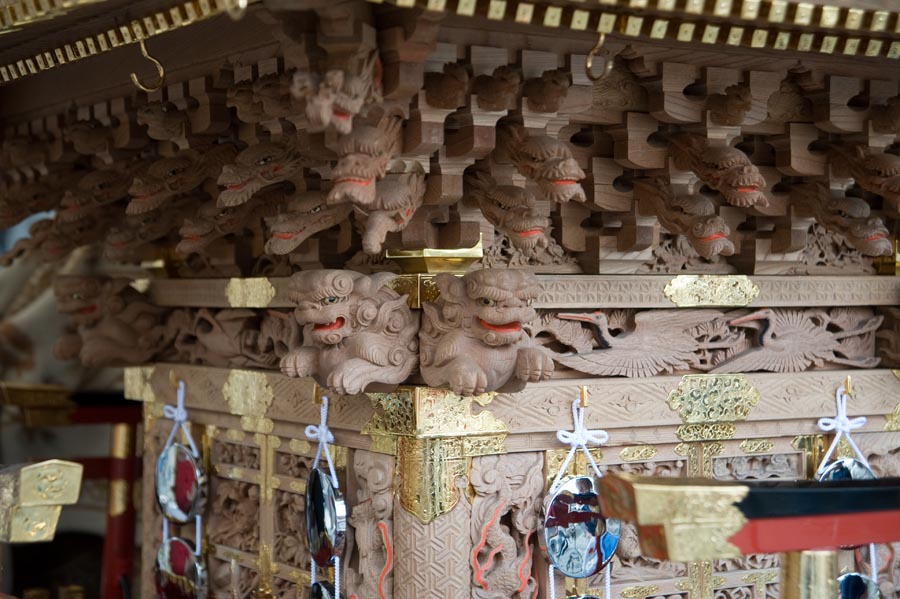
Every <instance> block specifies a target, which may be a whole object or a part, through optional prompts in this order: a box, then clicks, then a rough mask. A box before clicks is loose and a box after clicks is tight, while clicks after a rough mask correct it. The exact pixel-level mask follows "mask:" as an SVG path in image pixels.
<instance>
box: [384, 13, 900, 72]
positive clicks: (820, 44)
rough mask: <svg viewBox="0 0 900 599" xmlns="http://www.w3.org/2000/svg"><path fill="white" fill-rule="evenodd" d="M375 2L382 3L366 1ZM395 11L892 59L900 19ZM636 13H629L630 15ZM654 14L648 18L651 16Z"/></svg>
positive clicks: (897, 53)
mask: <svg viewBox="0 0 900 599" xmlns="http://www.w3.org/2000/svg"><path fill="white" fill-rule="evenodd" d="M370 1H371V2H376V3H380V2H381V1H382V0H370ZM392 3H394V4H396V5H397V6H400V7H408V8H413V7H417V8H424V9H427V10H433V11H439V12H449V13H454V14H457V15H460V16H481V17H486V18H487V19H489V20H492V21H507V22H511V23H518V24H522V25H543V26H545V27H553V28H563V29H571V30H574V31H596V32H599V33H617V34H621V35H624V36H626V37H628V38H645V39H655V40H671V41H678V42H699V43H702V44H709V45H726V46H735V47H738V46H743V47H750V48H758V49H769V50H789V51H794V52H816V53H822V54H833V55H844V56H866V57H871V58H876V57H881V58H900V39H898V36H897V34H898V33H900V14H898V13H897V12H890V11H883V10H882V11H871V10H864V9H859V8H841V7H837V6H814V5H812V4H809V3H805V2H801V3H788V2H786V1H785V0H766V1H763V0H716V1H715V2H713V1H711V0H710V1H707V0H677V1H676V0H599V2H598V3H597V4H594V5H593V6H589V5H587V4H586V3H585V4H581V5H570V6H565V7H563V6H554V5H552V4H546V3H536V2H524V1H518V0H456V1H455V2H454V0H449V1H448V0H393V2H392ZM635 8H639V9H641V14H633V9H635ZM654 10H655V11H657V14H649V13H651V12H652V11H654Z"/></svg>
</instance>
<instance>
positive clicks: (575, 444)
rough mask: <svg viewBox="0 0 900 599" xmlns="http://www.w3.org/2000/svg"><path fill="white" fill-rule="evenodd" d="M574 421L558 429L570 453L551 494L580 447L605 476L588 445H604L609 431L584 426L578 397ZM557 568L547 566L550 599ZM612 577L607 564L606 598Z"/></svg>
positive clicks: (610, 595) (558, 435)
mask: <svg viewBox="0 0 900 599" xmlns="http://www.w3.org/2000/svg"><path fill="white" fill-rule="evenodd" d="M572 422H573V425H574V428H573V429H572V430H571V431H567V430H558V431H556V438H557V439H559V442H560V443H562V444H564V445H568V446H569V453H568V454H567V455H566V459H565V460H563V463H562V465H561V466H560V467H559V472H557V473H556V478H555V479H553V484H552V485H550V493H551V494H552V493H553V491H554V490H555V489H556V487H557V486H558V485H559V482H560V480H561V479H562V477H563V474H565V472H566V469H567V468H568V467H569V463H571V461H572V458H574V457H575V452H576V451H578V450H579V449H581V450H582V451H583V452H584V455H585V456H587V459H588V462H589V463H590V464H591V468H592V469H593V470H594V474H596V475H597V478H603V473H602V472H600V467H599V466H598V465H597V462H595V461H594V456H592V455H591V452H590V450H589V449H588V447H587V446H588V445H589V444H590V445H603V444H604V443H606V442H607V441H609V433H607V432H606V431H605V430H602V429H587V428H585V427H584V408H583V407H581V400H578V399H576V400H575V401H573V402H572ZM555 570H556V569H555V568H554V567H553V564H550V565H549V566H548V567H547V587H548V588H547V594H548V597H549V599H556V584H555V583H556V580H555ZM611 578H612V565H611V564H606V570H605V572H604V574H603V579H604V580H603V582H604V587H605V591H606V594H605V596H604V599H611V597H612V580H611Z"/></svg>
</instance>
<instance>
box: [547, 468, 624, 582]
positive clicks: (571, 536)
mask: <svg viewBox="0 0 900 599" xmlns="http://www.w3.org/2000/svg"><path fill="white" fill-rule="evenodd" d="M621 534H622V523H621V522H620V521H619V520H617V519H615V518H604V517H603V514H602V513H601V512H600V498H599V497H598V496H597V488H596V486H595V484H594V479H593V478H590V477H587V476H579V477H575V478H570V479H569V480H567V481H565V482H564V483H563V484H562V485H560V487H559V489H557V490H556V492H555V493H554V494H553V496H552V497H551V498H550V501H549V503H548V504H547V510H546V517H545V518H544V540H545V542H546V546H547V555H548V557H549V558H550V562H551V563H552V564H553V565H554V566H555V567H556V569H557V570H559V571H560V572H562V573H563V574H564V575H566V576H568V577H569V578H587V577H589V576H593V575H594V574H596V573H598V572H599V571H600V570H602V569H603V568H604V567H606V564H607V563H609V561H610V560H611V559H612V557H613V553H615V551H616V547H617V546H618V544H619V536H620V535H621Z"/></svg>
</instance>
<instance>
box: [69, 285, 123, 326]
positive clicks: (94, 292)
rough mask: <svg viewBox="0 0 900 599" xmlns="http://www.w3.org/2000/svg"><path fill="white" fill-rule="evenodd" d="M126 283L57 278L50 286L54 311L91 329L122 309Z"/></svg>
mask: <svg viewBox="0 0 900 599" xmlns="http://www.w3.org/2000/svg"><path fill="white" fill-rule="evenodd" d="M129 284H130V282H129V281H128V279H120V278H116V279H112V278H109V277H92V276H79V275H60V276H57V277H56V280H55V282H54V284H53V293H54V295H55V296H56V307H57V309H58V310H59V312H60V313H61V314H65V315H67V316H69V317H71V318H72V320H73V321H74V322H75V324H77V325H79V326H90V325H93V324H95V323H96V322H98V321H99V320H100V319H101V318H103V317H104V316H109V315H112V314H118V313H119V312H121V311H122V308H124V306H125V299H124V298H123V297H122V292H123V291H125V290H126V289H127V288H128V286H129Z"/></svg>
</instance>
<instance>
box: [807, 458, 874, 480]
mask: <svg viewBox="0 0 900 599" xmlns="http://www.w3.org/2000/svg"><path fill="white" fill-rule="evenodd" d="M874 479H875V473H874V472H872V469H871V468H869V467H868V466H867V465H866V464H864V463H863V462H861V461H859V460H857V459H854V458H841V459H837V460H834V461H833V462H831V463H830V464H828V467H826V468H825V469H824V470H823V471H822V474H820V475H819V482H820V483H825V482H837V481H839V480H874Z"/></svg>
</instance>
